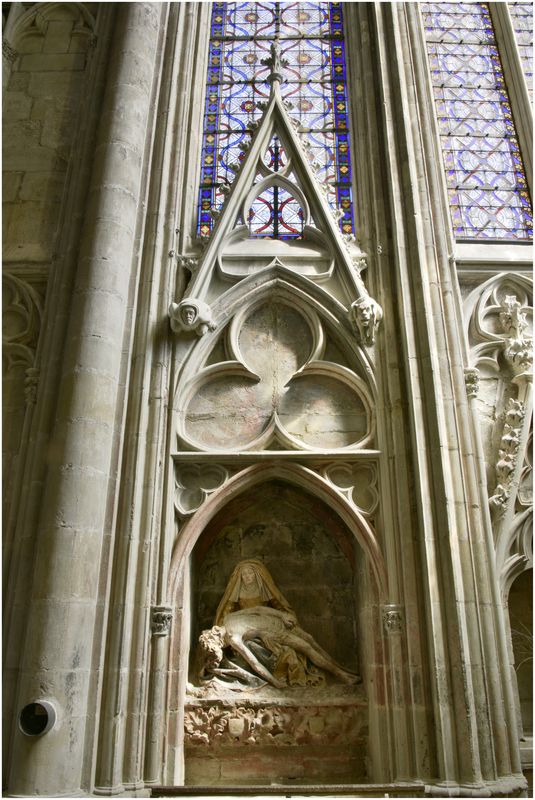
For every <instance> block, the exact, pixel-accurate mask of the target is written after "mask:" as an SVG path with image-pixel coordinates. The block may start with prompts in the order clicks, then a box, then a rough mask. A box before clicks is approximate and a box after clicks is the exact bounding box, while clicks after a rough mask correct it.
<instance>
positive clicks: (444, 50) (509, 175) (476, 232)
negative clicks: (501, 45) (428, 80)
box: [420, 3, 533, 240]
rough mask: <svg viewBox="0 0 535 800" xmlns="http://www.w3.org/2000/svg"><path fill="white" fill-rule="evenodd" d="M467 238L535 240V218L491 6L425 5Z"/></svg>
mask: <svg viewBox="0 0 535 800" xmlns="http://www.w3.org/2000/svg"><path fill="white" fill-rule="evenodd" d="M420 8H421V11H422V15H423V22H424V28H425V33H426V39H427V51H428V56H429V64H430V69H431V77H432V83H433V91H434V95H435V103H436V111H437V117H438V125H439V132H440V138H441V143H442V152H443V156H444V166H445V170H446V181H447V187H448V194H449V200H450V209H451V215H452V219H453V227H454V231H455V235H456V237H457V238H459V239H487V240H488V239H490V240H492V239H499V240H503V239H529V238H531V236H532V233H533V221H532V220H533V215H532V209H531V201H530V197H529V194H528V189H527V183H526V176H525V172H524V167H523V163H522V158H521V155H520V149H519V146H518V140H517V136H516V131H515V125H514V121H513V118H512V114H511V107H510V104H509V99H508V96H507V90H506V87H505V83H504V78H503V70H502V65H501V62H500V56H499V53H498V50H497V47H496V40H495V36H494V30H493V27H492V22H491V19H490V15H489V10H488V6H487V4H486V3H421V6H420Z"/></svg>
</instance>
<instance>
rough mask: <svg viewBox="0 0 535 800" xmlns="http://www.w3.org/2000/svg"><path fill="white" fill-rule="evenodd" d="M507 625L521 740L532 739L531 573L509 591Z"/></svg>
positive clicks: (524, 574) (522, 574)
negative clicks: (511, 652)
mask: <svg viewBox="0 0 535 800" xmlns="http://www.w3.org/2000/svg"><path fill="white" fill-rule="evenodd" d="M508 606H509V623H510V627H511V642H512V648H513V658H514V669H515V675H516V683H517V687H518V701H519V723H520V727H521V740H528V739H532V738H533V570H532V569H527V570H525V571H524V572H522V573H520V575H518V577H517V578H516V579H515V580H514V582H513V584H512V585H511V589H510V590H509V602H508Z"/></svg>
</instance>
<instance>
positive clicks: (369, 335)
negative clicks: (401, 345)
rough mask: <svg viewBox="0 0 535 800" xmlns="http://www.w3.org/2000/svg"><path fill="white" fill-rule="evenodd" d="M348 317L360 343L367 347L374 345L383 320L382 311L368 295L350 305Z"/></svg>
mask: <svg viewBox="0 0 535 800" xmlns="http://www.w3.org/2000/svg"><path fill="white" fill-rule="evenodd" d="M349 316H350V319H351V322H352V323H353V326H354V327H355V329H356V331H357V333H358V335H359V337H360V341H361V343H362V344H363V345H367V346H368V347H369V346H371V345H373V344H374V343H375V334H376V331H377V328H378V327H379V323H380V322H381V320H382V318H383V309H382V308H381V306H380V305H379V303H378V302H377V301H376V300H374V299H373V297H370V296H369V295H362V296H361V297H359V299H358V300H355V302H354V303H351V309H350V312H349Z"/></svg>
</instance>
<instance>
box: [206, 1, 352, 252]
mask: <svg viewBox="0 0 535 800" xmlns="http://www.w3.org/2000/svg"><path fill="white" fill-rule="evenodd" d="M211 33H212V36H211V43H210V52H209V61H208V64H209V65H208V79H207V84H208V85H207V95H206V105H205V115H204V139H203V151H202V170H201V187H200V196H199V224H198V232H199V234H200V235H201V236H207V235H209V234H210V232H211V230H212V227H213V221H212V214H211V211H212V210H219V209H220V208H221V205H222V203H223V200H224V194H223V193H222V192H221V188H220V187H221V186H222V185H224V184H230V183H232V181H233V179H234V175H235V172H236V171H237V168H238V165H239V161H240V159H241V158H242V157H243V156H242V148H243V146H244V144H245V143H247V142H248V140H250V138H251V135H252V128H253V123H254V122H255V121H256V120H257V119H259V118H260V117H261V115H262V113H263V110H262V107H261V106H260V105H259V103H260V104H261V103H262V102H265V101H266V100H267V99H268V97H269V90H270V87H269V83H268V80H267V79H268V75H269V68H268V67H266V66H265V65H263V64H262V63H261V61H262V60H263V59H265V58H267V57H269V55H270V49H269V48H270V44H271V42H272V41H273V39H274V38H275V37H278V38H279V40H280V43H281V50H282V55H283V58H284V59H286V60H287V61H288V66H287V67H285V68H284V80H283V83H282V86H281V91H282V96H283V97H284V99H285V100H287V101H289V102H290V103H291V104H292V109H291V111H290V114H291V115H292V116H293V117H295V118H296V119H298V120H299V122H300V124H301V129H302V130H304V131H305V132H306V134H307V136H308V138H309V142H310V150H309V152H310V155H311V159H312V160H314V161H316V162H317V164H319V168H318V178H319V180H321V181H322V182H323V183H324V184H325V185H326V186H327V198H328V200H329V203H330V204H331V206H332V207H333V208H335V209H338V208H340V209H341V210H342V212H343V216H342V218H341V220H340V228H341V230H342V232H343V233H353V232H354V217H353V201H352V192H351V183H352V176H351V154H350V145H349V133H348V124H349V123H348V105H347V87H346V67H345V49H344V48H345V44H344V39H343V21H342V4H341V3H327V2H323V3H312V2H298V3H277V2H265V3H262V2H257V3H255V2H246V3H214V4H213V11H212V32H211ZM266 157H268V156H266ZM266 164H267V161H266ZM276 227H277V226H275V228H276ZM266 230H267V229H266ZM283 230H285V229H284V226H279V228H278V233H277V234H276V235H278V236H279V237H281V236H283ZM257 235H258V234H257ZM271 235H275V234H271ZM285 235H286V236H287V237H288V238H289V237H291V236H292V235H294V236H296V235H298V234H291V233H290V231H289V229H287V230H286V234H285ZM299 235H300V234H299Z"/></svg>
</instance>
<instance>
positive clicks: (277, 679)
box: [199, 559, 358, 688]
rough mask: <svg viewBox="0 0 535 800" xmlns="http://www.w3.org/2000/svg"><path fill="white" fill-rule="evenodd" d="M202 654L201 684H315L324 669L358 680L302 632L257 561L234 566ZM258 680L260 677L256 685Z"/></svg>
mask: <svg viewBox="0 0 535 800" xmlns="http://www.w3.org/2000/svg"><path fill="white" fill-rule="evenodd" d="M199 642H200V645H201V650H202V651H203V653H204V664H203V667H202V669H201V680H203V681H211V680H214V679H216V680H218V679H219V680H223V681H224V682H225V684H226V685H227V686H229V687H231V688H240V687H242V688H243V686H244V685H247V686H250V687H253V688H254V687H258V685H262V684H264V683H266V682H268V683H271V684H272V685H274V686H277V687H279V688H282V687H284V686H318V685H321V684H322V683H324V680H325V673H324V671H323V670H327V671H328V672H331V673H333V674H335V675H336V676H337V677H338V678H341V679H342V680H343V681H344V682H350V683H354V682H355V681H356V680H358V676H355V675H352V674H351V673H348V672H347V671H346V670H344V669H343V668H342V667H340V665H339V664H337V663H336V662H335V661H334V660H333V659H332V658H331V657H330V656H329V655H328V654H327V653H326V652H325V651H324V650H323V649H322V648H321V647H320V645H319V644H318V643H317V642H316V641H315V640H314V639H313V637H312V636H310V634H308V633H306V632H305V631H303V630H302V629H301V628H300V627H299V625H298V622H297V616H296V614H295V612H294V611H293V609H292V608H291V606H290V604H289V603H288V601H287V600H286V598H285V597H284V596H283V595H282V594H281V592H280V591H279V590H278V588H277V587H276V585H275V583H274V581H273V578H272V577H271V575H270V574H269V572H268V570H267V569H266V567H265V566H264V565H263V564H262V562H261V561H258V560H257V559H247V560H245V561H240V563H239V564H238V565H237V566H236V567H235V569H234V571H233V572H232V575H231V576H230V579H229V582H228V584H227V587H226V589H225V592H224V594H223V597H222V598H221V602H220V603H219V606H218V608H217V612H216V616H215V620H214V626H213V627H212V628H211V630H208V631H204V632H203V633H202V634H201V637H200V639H199ZM259 677H260V678H263V679H264V680H263V681H260V684H259Z"/></svg>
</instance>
